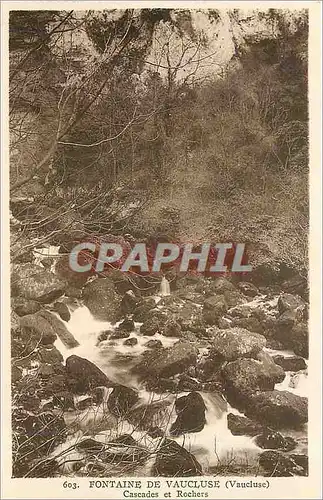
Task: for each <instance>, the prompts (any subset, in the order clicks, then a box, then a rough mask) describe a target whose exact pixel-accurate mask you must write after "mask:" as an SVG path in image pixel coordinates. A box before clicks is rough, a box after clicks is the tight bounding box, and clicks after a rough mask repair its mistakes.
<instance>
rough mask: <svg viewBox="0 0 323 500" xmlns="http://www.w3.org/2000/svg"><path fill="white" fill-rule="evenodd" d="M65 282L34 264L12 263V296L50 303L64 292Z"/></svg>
mask: <svg viewBox="0 0 323 500" xmlns="http://www.w3.org/2000/svg"><path fill="white" fill-rule="evenodd" d="M65 288H66V282H65V280H63V279H62V278H59V277H58V276H56V275H55V274H54V273H51V272H50V271H48V270H47V269H44V268H43V267H40V266H36V265H35V264H31V263H26V264H19V265H13V269H12V275H11V294H12V296H13V297H17V296H19V297H23V298H25V299H31V300H36V301H38V302H42V303H45V304H46V303H50V302H52V301H53V300H55V299H57V298H58V297H60V296H61V295H63V294H64V291H65Z"/></svg>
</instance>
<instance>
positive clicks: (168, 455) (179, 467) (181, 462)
mask: <svg viewBox="0 0 323 500" xmlns="http://www.w3.org/2000/svg"><path fill="white" fill-rule="evenodd" d="M152 475H153V476H164V477H188V476H201V475H202V467H201V465H200V464H199V462H198V461H197V460H196V458H195V457H194V455H192V453H190V452H189V451H187V450H186V449H185V448H183V447H182V446H180V445H179V444H177V443H176V442H175V441H172V440H171V439H165V440H164V441H163V444H162V445H161V446H160V448H159V449H158V451H157V454H156V462H155V464H154V466H153V470H152Z"/></svg>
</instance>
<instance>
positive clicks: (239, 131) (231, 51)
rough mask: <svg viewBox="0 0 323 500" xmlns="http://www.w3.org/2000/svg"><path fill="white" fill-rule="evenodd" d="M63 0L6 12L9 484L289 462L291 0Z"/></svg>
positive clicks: (298, 373) (304, 460)
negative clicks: (190, 0) (164, 1)
mask: <svg viewBox="0 0 323 500" xmlns="http://www.w3.org/2000/svg"><path fill="white" fill-rule="evenodd" d="M73 3H74V2H69V3H66V10H55V7H50V6H49V3H47V4H46V5H45V7H44V8H43V9H42V10H34V9H28V5H27V4H28V2H26V7H24V9H25V10H19V9H17V8H16V9H15V8H13V9H12V10H10V13H9V113H10V114H9V125H10V174H9V176H10V276H11V277H10V287H11V296H10V303H11V430H12V443H11V444H12V478H28V479H31V478H63V479H64V478H67V480H69V479H71V480H75V479H76V478H96V483H97V484H96V487H98V488H100V487H109V485H111V484H112V482H113V481H114V482H115V484H116V480H115V479H114V480H113V481H112V480H111V479H110V478H117V480H119V481H120V485H121V487H122V484H123V483H122V481H123V479H124V478H128V479H129V478H130V479H131V478H134V479H135V478H137V477H141V478H157V477H161V478H163V477H166V478H173V481H174V480H175V479H176V480H178V481H177V482H178V484H177V483H176V486H177V487H178V489H179V490H181V488H185V487H186V486H187V485H188V486H189V488H188V490H185V491H191V490H192V489H193V490H194V491H197V490H199V491H202V490H203V488H204V489H205V488H206V489H207V488H212V485H213V482H214V480H215V478H222V477H230V476H231V477H232V476H233V477H235V478H236V479H238V480H239V481H240V482H243V480H244V478H246V477H249V478H250V477H251V478H253V479H252V481H253V482H254V483H255V484H258V483H259V484H260V483H261V484H264V483H263V482H264V481H265V480H267V479H268V478H276V477H280V478H282V477H283V478H290V477H304V476H305V477H306V476H308V470H309V469H308V439H307V438H308V433H307V422H308V369H309V368H310V365H311V360H309V348H308V346H309V328H308V319H309V302H310V298H309V297H310V295H309V281H308V272H309V258H308V244H309V110H308V60H309V58H308V54H309V51H308V37H309V12H308V9H306V8H297V9H296V8H285V7H282V8H269V7H268V8H267V7H266V5H265V4H266V2H263V3H262V4H261V5H260V8H256V7H258V6H257V5H256V4H255V6H254V8H250V7H251V6H250V4H249V6H248V8H247V7H246V8H242V7H241V4H240V5H239V7H238V8H234V7H235V6H234V3H232V5H231V7H229V8H221V5H220V4H221V2H214V8H213V9H211V8H203V6H202V5H201V6H196V7H193V6H192V8H191V7H190V5H189V4H188V5H187V7H186V8H171V4H170V5H169V8H153V5H151V6H150V8H139V7H136V6H134V8H131V7H129V8H122V9H121V8H120V9H115V8H109V6H108V5H106V7H107V8H103V7H102V8H101V10H95V9H93V10H90V9H89V10H86V9H82V10H80V9H81V8H82V7H80V6H79V7H78V8H76V9H75V10H74V9H73V7H74V5H73ZM78 5H79V4H78ZM148 6H149V4H148V3H147V7H148ZM46 8H48V9H49V10H46ZM8 190H9V187H8ZM317 333H318V332H317ZM8 335H9V333H8ZM8 384H9V376H8ZM7 452H8V453H9V452H10V450H7ZM310 467H311V464H310ZM310 470H311V469H310ZM190 477H194V481H193V480H192V481H191V482H190V483H188V482H187V478H190ZM180 478H186V480H185V481H184V482H183V479H181V480H180ZM193 482H194V484H193ZM184 483H185V484H184ZM64 484H65V483H64ZM66 484H67V485H68V484H73V483H68V482H67V483H66ZM75 484H76V483H75ZM129 484H130V486H129ZM266 484H267V483H266ZM128 486H129V488H130V489H129V491H130V490H131V481H130V483H129V481H128V483H127V484H125V487H126V488H127V487H128ZM253 486H255V485H253ZM64 487H65V486H64ZM255 487H256V486H255ZM203 491H204V490H203ZM185 494H186V496H191V497H192V495H188V493H185ZM268 494H269V493H268ZM203 495H204V494H203ZM179 496H181V495H179ZM80 498H81V497H80ZM128 498H130V496H128ZM193 498H197V496H194V495H193Z"/></svg>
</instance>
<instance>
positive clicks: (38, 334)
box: [20, 312, 57, 347]
mask: <svg viewBox="0 0 323 500" xmlns="http://www.w3.org/2000/svg"><path fill="white" fill-rule="evenodd" d="M20 325H21V337H22V339H23V340H25V341H26V342H28V343H29V344H30V346H31V345H33V346H34V347H36V345H37V344H38V343H39V344H41V345H48V344H53V343H54V342H55V340H56V339H57V334H56V332H55V330H54V328H53V327H52V325H51V324H50V323H49V322H48V321H47V319H46V318H44V317H43V316H42V315H41V314H40V313H39V312H38V313H36V314H27V315H26V316H23V317H22V318H21V319H20Z"/></svg>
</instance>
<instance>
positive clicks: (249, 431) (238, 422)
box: [227, 413, 264, 436]
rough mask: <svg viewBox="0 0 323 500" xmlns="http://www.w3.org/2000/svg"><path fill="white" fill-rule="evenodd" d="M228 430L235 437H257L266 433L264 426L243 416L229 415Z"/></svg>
mask: <svg viewBox="0 0 323 500" xmlns="http://www.w3.org/2000/svg"><path fill="white" fill-rule="evenodd" d="M227 422H228V429H229V430H230V432H231V434H233V435H234V436H257V435H258V434H260V433H261V432H263V431H264V426H263V425H262V424H260V423H259V422H255V421H254V420H251V419H250V418H247V417H243V416H242V415H235V414H234V413H229V414H228V417H227Z"/></svg>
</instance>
